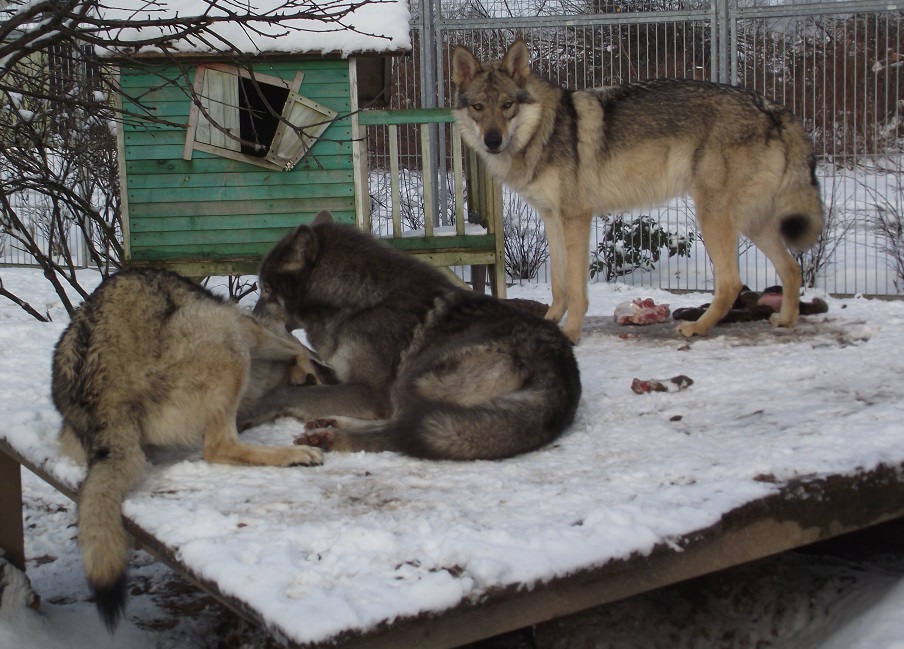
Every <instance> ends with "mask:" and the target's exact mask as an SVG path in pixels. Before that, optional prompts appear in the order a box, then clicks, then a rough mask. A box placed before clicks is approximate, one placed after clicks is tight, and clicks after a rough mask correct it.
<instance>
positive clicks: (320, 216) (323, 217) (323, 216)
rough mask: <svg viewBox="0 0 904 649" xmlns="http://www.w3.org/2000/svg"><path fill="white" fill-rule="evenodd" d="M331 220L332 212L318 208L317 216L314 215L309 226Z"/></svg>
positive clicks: (330, 221)
mask: <svg viewBox="0 0 904 649" xmlns="http://www.w3.org/2000/svg"><path fill="white" fill-rule="evenodd" d="M332 222H333V213H332V212H330V211H329V210H320V211H319V212H317V216H315V217H314V220H313V221H311V227H314V226H315V225H320V224H321V223H332Z"/></svg>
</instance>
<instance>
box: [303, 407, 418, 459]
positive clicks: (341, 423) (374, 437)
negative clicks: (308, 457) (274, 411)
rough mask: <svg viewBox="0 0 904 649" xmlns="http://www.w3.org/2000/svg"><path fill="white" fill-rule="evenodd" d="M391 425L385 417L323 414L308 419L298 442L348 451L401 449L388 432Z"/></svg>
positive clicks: (327, 449)
mask: <svg viewBox="0 0 904 649" xmlns="http://www.w3.org/2000/svg"><path fill="white" fill-rule="evenodd" d="M388 425H389V420H386V419H372V420H367V419H356V418H354V417H344V416H342V417H323V418H320V419H315V420H313V421H309V422H308V423H307V424H306V425H305V428H306V429H307V430H306V432H305V434H304V435H301V436H299V437H298V438H296V440H295V443H296V444H306V445H309V446H316V447H318V448H322V449H323V450H325V451H338V452H345V453H355V452H358V451H365V452H368V453H379V452H381V451H400V450H401V448H400V447H399V445H398V444H397V443H395V441H394V439H395V438H394V436H392V435H389V434H388V433H387V432H386V429H387V426H388Z"/></svg>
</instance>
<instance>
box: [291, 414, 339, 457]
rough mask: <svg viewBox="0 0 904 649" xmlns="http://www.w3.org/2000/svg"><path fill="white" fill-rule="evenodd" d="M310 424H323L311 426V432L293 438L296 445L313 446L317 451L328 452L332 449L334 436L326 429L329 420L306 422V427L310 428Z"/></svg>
mask: <svg viewBox="0 0 904 649" xmlns="http://www.w3.org/2000/svg"><path fill="white" fill-rule="evenodd" d="M312 424H324V425H323V426H313V427H312V428H311V430H309V431H308V432H306V433H305V434H304V435H300V436H299V437H296V438H295V443H296V444H304V445H306V446H315V447H317V448H319V449H323V450H324V451H329V450H331V449H332V447H333V442H334V441H335V436H334V435H333V431H332V430H330V429H329V428H327V426H328V425H329V420H323V419H318V420H315V421H311V422H308V423H307V424H306V426H309V427H310V426H311V425H312Z"/></svg>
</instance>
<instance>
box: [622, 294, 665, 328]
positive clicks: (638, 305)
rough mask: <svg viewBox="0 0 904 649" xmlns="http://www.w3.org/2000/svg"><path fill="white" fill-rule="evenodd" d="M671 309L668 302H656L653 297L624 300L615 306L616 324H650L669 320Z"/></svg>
mask: <svg viewBox="0 0 904 649" xmlns="http://www.w3.org/2000/svg"><path fill="white" fill-rule="evenodd" d="M670 314H671V311H669V305H668V304H656V303H655V302H654V301H653V299H652V298H646V299H643V300H642V299H640V298H637V299H635V300H631V301H630V302H622V303H621V304H619V305H618V306H616V307H615V324H619V325H648V324H655V323H657V322H665V321H666V320H668V318H669V315H670Z"/></svg>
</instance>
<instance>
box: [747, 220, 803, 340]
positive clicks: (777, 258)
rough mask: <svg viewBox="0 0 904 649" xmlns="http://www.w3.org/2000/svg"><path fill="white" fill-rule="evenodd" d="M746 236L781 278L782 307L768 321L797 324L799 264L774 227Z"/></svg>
mask: <svg viewBox="0 0 904 649" xmlns="http://www.w3.org/2000/svg"><path fill="white" fill-rule="evenodd" d="M748 236H749V237H750V240H751V241H752V242H753V243H754V245H756V247H757V248H759V249H760V250H761V251H762V252H763V254H764V255H766V257H768V258H769V261H771V262H772V265H773V266H774V267H775V271H776V272H777V273H778V276H779V278H781V280H782V308H781V310H780V311H779V312H778V313H773V314H772V315H771V316H770V317H769V323H770V324H771V325H772V326H773V327H793V326H794V325H795V324H797V317H798V315H799V314H800V286H801V270H800V264H798V263H797V260H796V259H794V257H792V256H791V253H789V252H788V250H787V248H785V244H784V242H783V241H782V239H781V237H780V236H779V234H778V232H777V231H776V230H775V229H774V228H768V229H766V228H764V229H763V231H761V232H758V233H757V234H756V236H751V235H748Z"/></svg>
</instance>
